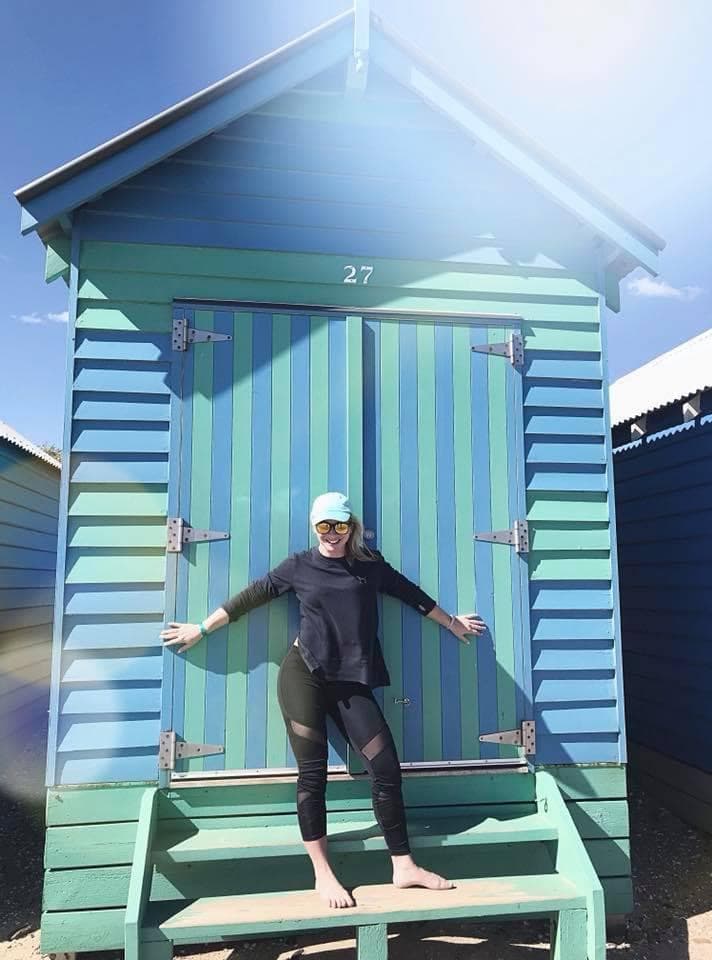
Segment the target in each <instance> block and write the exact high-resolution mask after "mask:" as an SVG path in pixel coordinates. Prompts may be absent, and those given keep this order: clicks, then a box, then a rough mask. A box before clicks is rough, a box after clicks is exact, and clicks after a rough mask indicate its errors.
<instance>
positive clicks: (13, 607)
mask: <svg viewBox="0 0 712 960" xmlns="http://www.w3.org/2000/svg"><path fill="white" fill-rule="evenodd" d="M59 471H60V464H59V462H58V461H57V460H55V459H54V458H53V457H51V456H49V455H48V454H47V453H46V452H45V451H44V450H42V449H41V448H40V447H38V446H36V445H35V444H34V443H31V442H30V441H29V440H27V439H26V438H25V437H23V436H22V435H21V434H19V433H18V432H17V430H14V429H13V428H12V427H11V426H10V425H9V424H7V423H4V422H3V421H1V420H0V729H2V730H3V734H4V736H3V745H2V747H0V758H2V767H3V773H2V775H0V784H2V789H3V790H5V791H10V792H12V790H13V785H12V784H11V783H10V777H9V770H10V769H11V767H13V766H15V767H16V760H17V753H18V744H19V743H22V744H23V749H24V747H27V748H28V749H29V751H30V756H29V757H28V758H27V759H28V763H25V764H24V765H23V784H22V788H23V789H26V788H32V789H33V790H34V789H35V788H36V787H37V786H41V783H42V778H41V777H40V778H39V779H37V773H38V771H39V767H38V766H37V764H36V762H35V761H38V760H39V762H40V764H41V757H40V753H41V752H43V748H44V733H45V732H46V729H47V708H48V705H49V675H50V648H51V641H52V608H53V604H54V581H55V568H56V564H57V512H58V507H59ZM18 738H21V740H19V739H18ZM35 781H37V782H35ZM19 787H20V785H19V784H15V788H18V789H19Z"/></svg>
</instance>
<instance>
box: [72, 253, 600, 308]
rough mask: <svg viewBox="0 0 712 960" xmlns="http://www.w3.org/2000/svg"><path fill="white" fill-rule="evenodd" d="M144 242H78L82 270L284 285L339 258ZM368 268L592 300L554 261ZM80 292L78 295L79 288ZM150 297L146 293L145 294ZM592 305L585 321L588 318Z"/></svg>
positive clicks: (459, 287)
mask: <svg viewBox="0 0 712 960" xmlns="http://www.w3.org/2000/svg"><path fill="white" fill-rule="evenodd" d="M146 247H147V245H146V244H132V243H112V242H107V241H94V240H89V241H86V242H85V243H84V244H83V245H82V256H81V270H82V273H83V274H98V275H100V276H102V277H104V276H109V275H111V274H116V275H117V279H118V275H120V274H127V273H136V274H147V273H150V274H156V275H164V276H169V277H172V278H174V279H179V278H180V277H182V276H187V277H189V276H204V277H214V278H216V279H218V278H223V279H231V278H233V277H239V278H240V279H242V280H267V281H270V282H278V283H280V284H282V283H289V284H304V283H305V282H306V283H308V284H326V285H330V286H334V285H335V284H341V285H343V276H344V270H343V268H344V263H345V257H344V256H342V255H339V254H310V253H279V252H273V251H269V250H233V249H226V248H220V247H190V246H179V245H175V246H174V245H172V244H150V245H149V249H150V250H151V255H150V258H148V259H147V258H146V257H145V255H144V256H142V253H141V251H142V250H145V249H146ZM368 262H369V265H372V266H373V273H372V274H371V276H370V277H369V281H368V286H369V287H373V288H379V287H397V288H401V289H409V290H412V291H413V292H415V291H417V290H428V291H433V290H441V291H443V292H449V293H457V292H459V293H463V294H473V295H477V294H487V293H493V292H497V293H499V294H503V295H507V296H512V297H515V298H516V297H517V296H521V297H523V298H525V299H527V300H528V299H529V298H530V297H547V298H548V297H556V298H558V297H575V298H577V299H581V298H583V299H590V300H591V301H592V305H593V303H594V301H597V299H598V292H597V291H596V289H595V287H593V286H588V285H587V284H585V283H582V282H581V281H580V280H578V279H576V278H575V277H573V276H571V275H567V274H566V273H565V272H563V271H562V270H561V269H560V268H557V269H552V270H547V269H544V268H537V267H527V266H523V267H514V266H507V267H501V268H499V267H498V268H496V269H493V267H491V266H489V265H479V264H466V263H462V264H458V263H444V262H442V261H438V260H394V259H390V258H375V259H369V261H368ZM80 296H82V297H83V296H85V294H84V293H82V292H81V291H80ZM148 299H153V298H148ZM595 319H596V315H595V311H593V310H592V311H591V315H590V320H591V322H593V321H595Z"/></svg>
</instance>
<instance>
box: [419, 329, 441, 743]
mask: <svg viewBox="0 0 712 960" xmlns="http://www.w3.org/2000/svg"><path fill="white" fill-rule="evenodd" d="M416 338H417V339H416V348H417V363H418V371H417V383H418V479H419V481H420V483H419V486H418V539H419V543H420V544H421V545H422V544H426V543H433V544H435V543H437V542H438V515H437V467H436V450H437V444H436V428H435V327H434V326H431V325H428V324H424V323H420V324H418V326H417V330H416ZM419 583H420V585H421V586H422V588H423V590H425V592H426V593H428V594H429V595H430V596H431V597H436V596H437V595H438V586H439V583H438V557H437V552H436V551H435V550H423V549H421V550H420V580H419ZM421 635H422V640H421V653H420V656H421V678H422V679H421V684H422V691H421V693H422V697H423V716H424V717H429V721H428V723H424V724H423V759H424V760H426V761H427V760H440V759H442V693H441V684H440V680H441V677H440V628H439V627H438V625H437V624H436V623H435V622H434V621H432V620H430V619H428V618H427V617H425V618H423V620H422V622H421Z"/></svg>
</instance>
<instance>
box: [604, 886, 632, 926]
mask: <svg viewBox="0 0 712 960" xmlns="http://www.w3.org/2000/svg"><path fill="white" fill-rule="evenodd" d="M601 886H602V887H603V898H604V902H605V905H606V914H607V915H608V916H612V917H619V916H622V915H624V914H626V913H632V912H633V882H632V880H631V879H630V877H610V878H604V879H603V880H601Z"/></svg>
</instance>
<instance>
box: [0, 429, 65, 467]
mask: <svg viewBox="0 0 712 960" xmlns="http://www.w3.org/2000/svg"><path fill="white" fill-rule="evenodd" d="M3 440H4V441H6V442H7V443H11V444H12V445H13V446H14V447H19V448H20V450H24V451H25V453H30V454H32V456H33V457H37V459H38V460H42V461H43V462H44V463H48V464H49V465H50V467H54V468H55V469H57V470H60V469H61V467H62V464H61V463H60V462H59V460H55V459H54V457H50V455H49V454H48V453H45V451H44V450H43V449H42V447H38V446H37V444H35V443H32V442H31V441H30V440H28V439H27V437H23V436H22V434H21V433H18V432H17V430H14V429H13V428H12V427H11V426H10V424H9V423H5V421H4V420H0V441H3Z"/></svg>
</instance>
